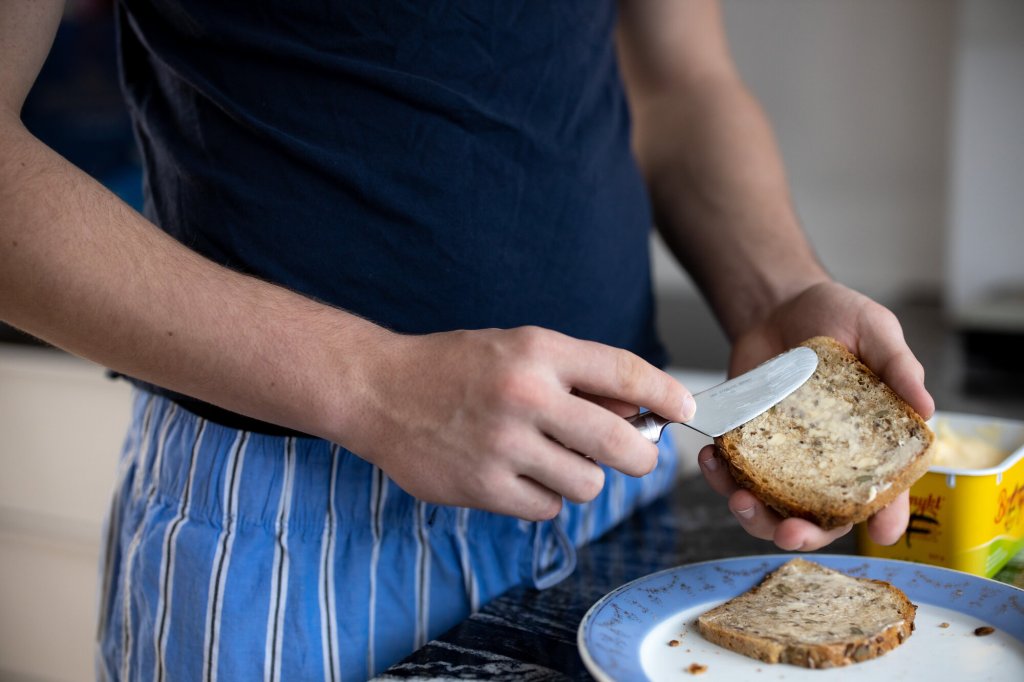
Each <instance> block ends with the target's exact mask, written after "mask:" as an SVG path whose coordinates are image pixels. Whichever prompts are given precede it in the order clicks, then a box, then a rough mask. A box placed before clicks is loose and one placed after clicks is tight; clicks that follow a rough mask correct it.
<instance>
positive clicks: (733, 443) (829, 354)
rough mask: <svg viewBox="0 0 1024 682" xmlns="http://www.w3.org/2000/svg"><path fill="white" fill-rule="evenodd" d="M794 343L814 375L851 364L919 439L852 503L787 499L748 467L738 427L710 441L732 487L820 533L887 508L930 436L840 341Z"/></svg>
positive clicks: (919, 464)
mask: <svg viewBox="0 0 1024 682" xmlns="http://www.w3.org/2000/svg"><path fill="white" fill-rule="evenodd" d="M800 345H801V346H807V347H809V348H812V349H813V350H815V352H817V353H818V355H819V358H820V359H821V362H820V364H819V367H818V369H817V370H816V372H822V371H828V370H829V367H831V366H832V365H834V364H835V363H847V364H851V365H855V366H856V367H857V368H858V371H860V372H861V373H863V374H864V375H865V376H867V377H868V378H869V388H870V390H871V391H872V392H873V393H874V394H875V395H876V397H877V399H878V400H880V401H883V402H884V403H885V404H886V405H887V406H888V407H890V408H892V409H896V410H900V411H902V412H903V413H904V414H905V415H906V416H907V417H908V418H909V419H910V420H911V421H912V422H913V423H914V424H915V426H916V428H917V429H918V430H919V431H920V432H921V433H922V434H924V435H925V438H926V446H925V447H924V448H922V449H921V450H920V451H918V452H917V453H916V454H915V455H914V457H913V458H912V459H911V460H910V461H909V462H908V463H907V465H906V466H905V467H904V468H903V469H902V470H900V471H899V472H898V473H897V474H896V475H894V476H892V477H890V478H889V479H888V480H887V481H885V482H884V483H886V484H888V485H884V486H883V485H879V486H878V492H877V495H876V496H875V498H874V499H872V500H870V501H863V502H856V501H852V500H840V499H834V498H832V497H828V496H824V495H823V496H814V497H802V498H798V497H796V496H794V495H792V494H791V492H790V491H789V490H787V489H786V488H784V487H782V486H780V485H778V484H777V481H776V480H774V479H773V477H772V472H771V471H765V470H762V469H758V468H756V467H752V466H750V465H749V462H748V460H747V459H746V458H745V457H744V456H743V453H742V450H741V444H740V438H739V437H738V435H739V429H733V430H732V431H729V432H727V433H725V434H723V435H721V436H719V437H717V438H715V445H716V446H717V448H718V451H719V453H720V454H721V456H722V458H723V459H724V460H725V461H726V463H727V464H728V466H729V470H730V472H731V473H732V476H733V478H734V479H736V482H737V484H739V485H740V486H741V487H744V488H747V489H748V490H750V491H751V492H753V493H754V494H755V495H756V496H757V497H758V499H760V500H761V501H763V502H764V503H765V504H766V505H768V506H769V507H771V508H772V509H774V510H775V511H776V512H778V513H779V514H780V515H781V516H783V517H791V516H792V517H798V518H802V519H806V520H808V521H812V522H814V523H816V524H818V525H819V526H821V527H822V528H825V529H826V530H829V529H833V528H839V527H842V526H845V525H847V524H851V523H859V522H861V521H864V520H866V519H867V518H869V517H870V516H871V515H872V514H874V513H875V512H877V511H878V510H880V509H882V508H883V507H885V506H886V505H888V504H889V503H890V502H892V501H893V500H894V499H896V497H897V496H899V495H900V493H902V492H903V491H905V490H907V489H909V488H910V486H911V485H913V483H914V482H915V481H917V480H918V479H919V478H921V476H923V475H924V474H925V472H927V470H928V467H929V466H930V465H931V460H932V453H933V449H934V448H933V446H934V435H933V434H932V432H931V430H930V429H929V428H928V426H927V424H926V423H925V421H924V420H923V419H922V418H921V416H920V415H919V414H917V412H915V411H914V409H913V408H912V407H910V405H908V404H907V403H906V401H904V400H903V399H902V398H900V397H899V396H898V395H897V394H896V392H895V391H893V390H892V389H891V388H889V387H888V386H887V385H886V384H885V383H884V382H882V380H881V379H879V378H878V376H877V375H875V373H874V372H872V371H871V369H870V368H868V367H867V366H865V365H864V364H863V363H861V362H860V361H859V360H858V359H857V358H856V357H855V356H854V355H853V354H852V353H850V351H849V350H847V349H846V347H845V346H843V345H842V344H841V343H839V342H838V341H836V340H835V339H833V338H830V337H825V336H818V337H814V338H812V339H808V340H807V341H804V342H803V343H802V344H800ZM791 397H792V396H791ZM788 399H789V398H787V400H788ZM739 428H742V427H739ZM880 483H881V481H880Z"/></svg>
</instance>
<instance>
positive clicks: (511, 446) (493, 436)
mask: <svg viewBox="0 0 1024 682" xmlns="http://www.w3.org/2000/svg"><path fill="white" fill-rule="evenodd" d="M518 441H519V438H518V436H517V434H516V430H515V429H513V428H510V427H507V426H498V427H495V428H492V429H489V430H488V431H487V432H486V433H485V435H484V447H485V448H486V449H487V452H488V454H489V455H490V456H491V457H492V458H494V459H493V460H492V461H503V460H506V459H507V458H509V457H511V456H512V454H513V453H514V452H515V451H516V444H517V442H518ZM480 474H481V475H486V472H480Z"/></svg>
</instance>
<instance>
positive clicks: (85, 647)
mask: <svg viewBox="0 0 1024 682" xmlns="http://www.w3.org/2000/svg"><path fill="white" fill-rule="evenodd" d="M0 1H3V0H0ZM211 1H212V0H211ZM723 7H724V11H725V18H726V24H727V29H728V32H729V37H730V40H731V43H732V48H733V51H734V54H735V56H736V60H737V62H738V64H739V68H740V71H741V72H742V74H743V75H744V76H745V77H746V79H747V81H748V83H749V85H750V87H751V88H752V90H753V91H754V92H755V94H756V95H757V96H758V97H759V98H760V100H761V102H762V104H763V105H764V108H765V110H766V112H767V114H768V116H769V118H770V119H771V121H772V122H773V124H774V127H775V129H776V131H777V133H778V137H779V143H780V146H781V150H782V154H783V156H784V158H785V161H786V163H787V166H788V169H789V174H790V179H791V183H792V187H793V195H794V201H795V204H796V207H797V211H798V213H799V214H800V216H801V218H802V220H803V223H804V225H805V227H806V229H807V231H808V233H809V235H810V238H811V240H812V242H813V243H814V245H815V247H816V249H817V251H818V253H819V254H820V256H821V258H822V260H823V261H824V262H825V264H826V266H827V268H828V269H829V270H830V271H831V272H832V273H833V274H834V275H835V276H836V277H837V278H839V279H840V280H842V281H844V282H845V283H847V284H848V285H850V286H852V287H854V288H856V289H859V290H861V291H863V292H865V293H867V294H869V295H871V296H874V297H876V298H878V299H879V300H881V301H883V302H885V303H887V304H889V305H892V306H893V307H895V308H897V309H898V311H902V312H903V314H904V319H905V320H907V322H908V338H910V340H911V342H912V345H914V346H915V349H917V350H919V354H920V355H921V357H922V360H923V361H924V362H925V364H926V367H927V368H928V371H929V381H930V382H931V387H932V388H933V392H934V393H936V396H937V398H939V407H940V408H943V409H968V410H969V409H977V410H978V411H985V410H988V409H990V406H992V405H997V406H998V407H999V408H1000V409H1002V411H1003V413H1004V414H1005V415H1006V416H1017V417H1024V408H1022V407H1021V406H1022V404H1024V403H1022V402H1020V397H1019V395H1020V394H1019V392H1018V393H1017V394H1016V395H1017V397H1016V398H1011V399H1000V400H999V402H997V403H993V402H989V403H971V402H969V401H968V400H967V399H964V398H963V397H962V396H961V393H960V391H959V386H960V384H959V380H958V379H957V378H956V375H955V374H954V372H953V371H952V370H950V369H949V368H950V366H951V365H950V364H948V362H947V361H950V359H951V354H955V353H959V352H960V351H959V350H957V348H958V347H956V346H951V345H950V344H952V343H953V341H952V340H953V339H954V338H956V337H957V335H962V332H963V331H964V330H965V329H966V330H971V329H973V330H975V331H977V330H979V329H980V330H981V338H983V339H984V338H987V337H985V336H984V332H985V331H986V330H988V331H990V330H991V329H993V328H996V329H998V330H1002V331H1007V330H1009V331H1011V332H1013V331H1014V330H1018V332H1014V333H1019V330H1020V329H1021V327H1020V326H1016V325H1019V324H1020V323H1019V319H1020V317H1021V316H1022V315H1024V295H1022V294H1021V293H1020V292H1021V289H1022V288H1024V266H1021V258H1022V254H1024V219H1022V217H1021V216H1024V204H1022V202H1024V168H1022V163H1024V148H1022V145H1024V123H1022V122H1024V77H1022V76H1021V74H1024V2H1021V1H1020V0H723ZM109 12H110V2H109V1H108V0H72V1H71V2H70V3H69V14H68V19H69V21H68V22H67V25H66V26H65V27H64V28H63V29H62V33H61V36H60V37H59V39H58V41H57V44H56V45H55V47H54V52H53V55H52V58H51V62H50V63H48V64H47V69H48V72H47V73H45V74H44V77H42V78H41V79H40V82H39V84H38V87H37V89H36V91H34V93H33V98H34V99H33V101H32V102H30V105H29V106H27V107H26V112H25V118H26V121H27V122H29V123H30V125H31V126H32V127H33V129H34V130H35V131H36V132H37V134H39V135H40V136H41V137H43V139H45V140H47V141H50V142H51V143H52V144H54V145H55V146H57V147H58V148H60V149H61V151H62V153H64V154H65V155H66V156H68V158H70V159H72V160H73V161H75V162H76V163H79V164H80V165H82V166H83V167H84V168H86V169H87V170H89V172H91V173H93V174H94V175H95V176H97V177H98V178H100V179H101V180H102V181H103V182H105V183H106V184H107V185H108V186H110V187H111V188H112V189H114V190H115V191H116V192H118V193H119V194H120V195H121V196H122V197H123V198H125V200H127V201H129V202H131V203H133V204H136V205H137V204H138V202H139V185H138V181H139V179H138V167H137V163H136V162H135V159H134V152H133V149H132V145H131V136H130V131H128V129H127V128H126V119H125V118H124V113H123V110H121V109H120V108H119V106H120V105H119V100H118V96H117V90H116V82H115V80H114V77H113V73H112V63H113V62H112V55H113V51H112V48H113V43H112V40H113V35H112V32H111V26H110V22H109ZM652 249H653V252H654V254H655V275H656V286H657V289H658V293H659V300H660V303H659V317H660V325H661V327H662V330H663V333H664V335H665V337H666V341H667V343H668V345H669V347H670V350H671V351H672V353H673V358H674V363H675V365H676V366H679V367H685V368H699V369H706V370H711V371H712V372H721V371H722V370H723V369H724V366H725V360H726V355H727V350H728V349H727V345H726V344H725V340H724V338H723V337H722V335H721V332H720V331H719V329H718V327H717V325H716V323H715V322H714V320H713V318H712V317H711V316H710V314H709V313H708V311H707V310H706V309H705V307H704V306H703V304H702V303H701V301H700V299H699V297H698V296H697V294H696V292H695V291H694V289H693V286H692V285H691V283H690V282H689V281H688V279H687V278H686V276H685V275H684V274H683V273H681V272H680V271H679V269H678V268H677V267H676V266H675V265H674V264H673V263H672V262H671V261H670V259H669V258H668V257H667V255H666V254H665V251H664V249H663V247H662V246H661V245H660V244H659V243H658V242H657V240H656V239H655V240H653V241H652ZM909 323H914V324H912V325H911V324H909ZM2 338H6V339H7V340H9V341H10V340H12V339H14V338H16V335H14V334H13V333H11V332H10V331H9V330H8V331H7V332H2V330H0V339H2ZM998 338H1010V339H1018V340H1017V341H1014V343H1016V344H1017V346H1016V347H1017V348H1019V338H1020V337H1019V336H1013V334H1011V335H1009V336H1005V335H1004V336H1001V337H998ZM947 341H948V342H949V343H946V342H947ZM951 347H952V348H953V350H951ZM982 348H985V346H984V345H983V346H982ZM1015 354H1016V355H1024V354H1020V353H1019V351H1017V352H1016V353H1015ZM954 359H955V358H954ZM997 376H1001V375H997ZM1017 387H1018V388H1017V390H1018V391H1019V384H1017ZM945 389H948V390H945ZM127 401H128V389H127V387H126V386H125V385H124V384H123V383H113V382H110V381H108V380H106V379H105V378H104V377H103V371H102V369H101V368H99V367H95V366H93V365H91V364H89V363H86V362H83V361H80V360H77V359H74V358H70V357H68V356H66V355H64V354H62V353H58V352H56V351H52V350H48V349H42V348H38V347H36V348H33V347H25V346H22V345H16V344H12V343H3V342H2V341H0V472H2V473H0V680H85V679H90V678H91V675H92V673H91V640H92V628H93V609H94V600H95V597H94V586H95V576H94V572H93V567H94V566H95V565H96V561H97V556H98V551H99V549H98V546H99V543H98V540H99V537H100V532H101V530H100V527H101V522H102V518H103V513H104V509H105V506H106V499H107V495H108V493H109V490H110V487H111V485H112V481H113V478H114V476H115V473H116V466H117V454H118V453H117V450H118V447H119V446H118V443H119V439H120V434H121V433H122V431H123V428H124V424H125V423H126V421H127V413H126V409H127ZM1014 401H1016V402H1014ZM1014 411H1016V413H1014Z"/></svg>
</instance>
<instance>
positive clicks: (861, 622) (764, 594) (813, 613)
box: [697, 559, 917, 668]
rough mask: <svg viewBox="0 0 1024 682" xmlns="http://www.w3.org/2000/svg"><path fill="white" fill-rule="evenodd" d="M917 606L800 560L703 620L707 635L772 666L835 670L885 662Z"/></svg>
mask: <svg viewBox="0 0 1024 682" xmlns="http://www.w3.org/2000/svg"><path fill="white" fill-rule="evenodd" d="M916 613H917V607H916V606H914V605H913V604H911V603H910V600H908V599H907V596H906V595H905V594H903V592H902V591H901V590H900V589H898V588H896V587H894V586H892V585H890V584H889V583H887V582H884V581H881V580H870V579H867V578H852V577H850V576H848V575H845V574H843V573H840V572H838V571H833V570H832V569H830V568H825V567H824V566H822V565H821V564H817V563H814V562H813V561H807V560H804V559H793V560H792V561H789V562H787V563H785V564H783V565H782V566H780V567H779V568H778V569H777V570H776V571H775V572H773V573H770V574H769V575H768V576H767V577H766V578H765V579H764V581H763V582H762V583H761V584H760V585H758V586H757V587H754V588H753V589H751V590H749V591H747V592H745V593H743V594H741V595H740V596H738V597H736V598H735V599H731V600H730V601H727V602H726V603H724V604H722V605H721V606H718V607H715V608H713V609H711V610H710V611H707V612H706V613H704V614H702V615H701V616H700V617H698V618H697V627H698V629H700V633H701V634H702V635H704V637H705V638H706V639H707V640H709V641H711V642H714V643H715V644H718V645H719V646H723V647H725V648H726V649H730V650H732V651H735V652H736V653H740V654H743V655H744V656H750V657H751V658H756V659H758V660H759V661H764V662H766V663H790V664H793V665H800V666H804V667H805V668H832V667H837V666H843V665H849V664H850V663H859V662H861V661H866V660H868V659H869V658H876V657H878V656H881V655H882V654H884V653H885V652H887V651H890V650H891V649H895V648H896V647H897V646H899V645H900V644H902V643H903V641H904V640H906V639H907V637H910V633H911V632H913V630H914V616H915V615H916Z"/></svg>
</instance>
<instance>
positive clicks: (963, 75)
mask: <svg viewBox="0 0 1024 682" xmlns="http://www.w3.org/2000/svg"><path fill="white" fill-rule="evenodd" d="M958 12H959V14H958V18H957V19H958V20H957V35H956V43H955V48H954V49H955V57H954V69H955V73H954V91H953V102H952V109H953V111H952V124H953V125H952V131H951V134H952V140H951V154H952V158H951V163H950V169H951V175H950V181H949V182H950V187H949V196H950V222H949V235H948V240H947V252H946V261H947V263H946V266H947V267H946V269H947V272H948V278H947V287H946V292H945V294H946V302H947V306H948V310H949V313H950V319H951V321H952V322H953V324H954V325H955V326H956V327H957V328H959V329H962V330H967V331H976V332H986V331H987V332H996V333H1012V334H1021V335H1024V2H1020V0H960V3H959V7H958Z"/></svg>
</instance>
